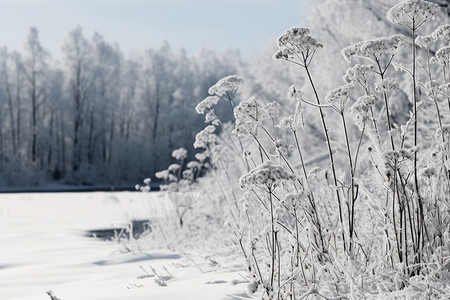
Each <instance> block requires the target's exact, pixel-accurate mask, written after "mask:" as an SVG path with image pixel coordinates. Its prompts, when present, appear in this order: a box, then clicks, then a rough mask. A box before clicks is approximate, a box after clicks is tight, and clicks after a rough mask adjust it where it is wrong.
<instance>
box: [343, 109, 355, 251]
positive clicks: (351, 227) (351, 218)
mask: <svg viewBox="0 0 450 300" xmlns="http://www.w3.org/2000/svg"><path fill="white" fill-rule="evenodd" d="M341 119H342V124H343V126H344V135H345V143H346V145H347V155H348V162H349V165H350V176H351V209H350V211H349V212H350V215H349V216H348V217H349V228H348V229H349V240H350V241H349V242H350V245H349V251H350V253H352V250H353V234H354V221H355V202H356V195H355V170H354V168H353V161H352V152H351V149H350V140H349V137H348V130H347V124H346V122H345V116H344V111H341Z"/></svg>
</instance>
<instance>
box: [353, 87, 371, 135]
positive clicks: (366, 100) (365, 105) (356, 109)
mask: <svg viewBox="0 0 450 300" xmlns="http://www.w3.org/2000/svg"><path fill="white" fill-rule="evenodd" d="M376 99H377V98H376V97H375V96H372V95H371V96H362V97H360V98H358V100H356V102H355V103H354V104H353V105H352V107H351V108H350V110H351V112H352V113H353V115H354V116H355V124H356V125H357V126H358V128H359V129H360V130H361V131H362V130H363V128H366V127H367V126H370V124H372V123H371V122H370V121H371V119H372V117H371V114H370V109H371V107H372V106H373V105H374V103H375V100H376Z"/></svg>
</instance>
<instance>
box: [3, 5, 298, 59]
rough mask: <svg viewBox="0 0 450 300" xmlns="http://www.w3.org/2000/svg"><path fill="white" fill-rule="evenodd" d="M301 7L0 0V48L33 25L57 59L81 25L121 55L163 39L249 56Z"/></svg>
mask: <svg viewBox="0 0 450 300" xmlns="http://www.w3.org/2000/svg"><path fill="white" fill-rule="evenodd" d="M305 10H306V5H305V4H303V0H0V47H1V46H8V48H10V49H18V50H21V49H22V46H23V44H24V41H25V38H26V35H27V32H28V29H29V28H30V27H31V26H35V27H36V28H37V29H38V30H39V38H40V41H41V43H42V45H43V46H44V47H45V48H46V49H48V50H50V52H51V54H52V55H53V56H56V57H58V56H59V55H60V48H61V46H62V43H63V41H64V39H65V37H66V35H67V33H68V32H69V31H70V30H71V29H73V28H75V27H76V26H77V25H80V26H81V27H82V28H83V32H84V35H85V36H88V37H90V36H91V35H92V33H93V32H94V31H97V32H98V33H100V34H101V35H103V36H104V38H105V39H106V40H107V41H109V42H117V43H118V44H119V46H120V48H121V49H122V51H123V52H124V53H129V52H131V51H141V50H143V49H147V48H155V47H158V46H159V45H161V43H162V41H164V40H167V41H168V42H169V44H170V45H171V48H172V49H173V50H177V49H179V48H184V49H186V50H187V52H188V53H189V54H194V53H195V52H197V51H198V50H200V49H201V48H203V47H206V48H212V49H220V50H222V49H225V48H227V47H230V48H237V49H239V50H240V51H241V52H242V54H243V55H244V56H245V57H249V56H251V55H252V54H254V53H256V52H257V51H259V49H261V48H262V47H263V46H264V45H265V43H266V42H267V41H269V40H270V39H271V38H272V39H273V38H276V37H278V36H280V35H281V34H282V33H283V32H284V31H285V30H286V29H288V28H290V27H294V26H298V25H300V22H301V20H302V18H303V16H304V15H305Z"/></svg>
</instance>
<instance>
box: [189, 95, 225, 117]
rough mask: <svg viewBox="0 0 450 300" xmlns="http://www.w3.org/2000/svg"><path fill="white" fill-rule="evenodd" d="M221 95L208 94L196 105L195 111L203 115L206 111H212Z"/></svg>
mask: <svg viewBox="0 0 450 300" xmlns="http://www.w3.org/2000/svg"><path fill="white" fill-rule="evenodd" d="M219 99H220V98H219V97H217V96H208V97H206V98H205V99H203V100H202V101H201V102H200V103H199V104H197V106H196V107H195V111H196V112H197V113H198V114H200V115H203V114H205V112H208V111H211V110H213V109H214V106H215V105H216V104H217V102H219Z"/></svg>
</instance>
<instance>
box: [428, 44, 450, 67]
mask: <svg viewBox="0 0 450 300" xmlns="http://www.w3.org/2000/svg"><path fill="white" fill-rule="evenodd" d="M430 62H431V63H434V64H438V65H441V66H449V65H450V46H445V47H442V48H440V49H439V50H438V51H436V54H435V55H434V57H432V58H431V60H430Z"/></svg>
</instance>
